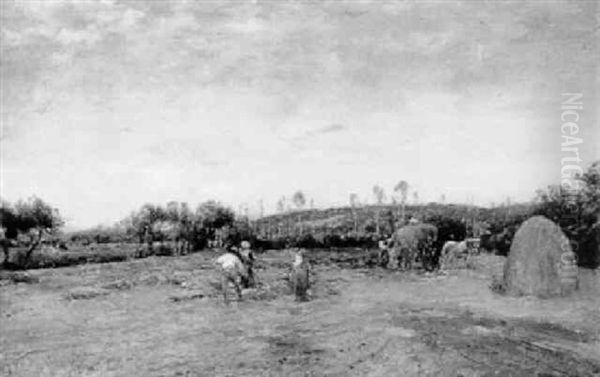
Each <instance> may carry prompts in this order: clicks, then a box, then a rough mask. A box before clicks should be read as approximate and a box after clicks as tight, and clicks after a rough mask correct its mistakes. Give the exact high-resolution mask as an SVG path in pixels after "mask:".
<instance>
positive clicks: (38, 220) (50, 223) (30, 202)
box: [1, 196, 64, 268]
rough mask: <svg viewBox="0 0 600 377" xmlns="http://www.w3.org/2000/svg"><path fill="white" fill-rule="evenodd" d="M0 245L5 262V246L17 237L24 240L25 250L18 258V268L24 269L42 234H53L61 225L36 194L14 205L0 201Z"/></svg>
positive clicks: (6, 250) (7, 246)
mask: <svg viewBox="0 0 600 377" xmlns="http://www.w3.org/2000/svg"><path fill="white" fill-rule="evenodd" d="M1 213H2V216H1V221H2V228H3V229H4V231H3V232H2V233H4V234H3V235H2V246H3V250H4V254H5V259H4V263H5V265H8V264H9V263H10V262H9V258H8V257H9V252H8V248H9V246H10V245H11V243H14V242H15V241H16V239H17V238H19V239H22V240H24V242H25V243H26V245H27V251H26V252H25V254H24V256H23V257H22V259H20V260H19V261H18V263H17V264H18V267H21V268H27V266H28V265H29V263H30V261H31V255H32V254H33V252H34V250H35V249H36V248H37V247H38V246H39V245H40V243H41V242H42V240H43V238H44V236H49V235H53V234H55V233H56V232H57V231H58V230H59V228H60V227H61V226H62V225H63V224H64V221H63V220H62V218H61V216H60V214H59V212H58V210H57V209H56V208H53V207H51V206H50V205H49V204H47V203H46V202H44V201H43V200H42V199H40V198H38V197H35V196H33V197H30V198H29V199H27V200H19V201H18V202H17V203H15V205H14V207H11V206H10V204H8V203H6V202H3V203H2V210H1Z"/></svg>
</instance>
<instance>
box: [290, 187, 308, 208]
mask: <svg viewBox="0 0 600 377" xmlns="http://www.w3.org/2000/svg"><path fill="white" fill-rule="evenodd" d="M292 202H294V205H295V206H296V208H297V209H303V208H304V205H305V204H306V196H304V193H303V192H302V191H300V190H298V191H296V192H295V193H294V195H293V196H292Z"/></svg>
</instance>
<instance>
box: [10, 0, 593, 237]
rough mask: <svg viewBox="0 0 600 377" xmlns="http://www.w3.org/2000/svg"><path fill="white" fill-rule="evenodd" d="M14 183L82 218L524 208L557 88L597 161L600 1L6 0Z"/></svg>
mask: <svg viewBox="0 0 600 377" xmlns="http://www.w3.org/2000/svg"><path fill="white" fill-rule="evenodd" d="M1 4H2V9H1V10H2V20H1V23H2V27H1V28H2V37H1V43H2V45H1V80H2V82H1V84H2V90H1V92H2V93H1V94H2V141H1V162H2V176H1V184H2V186H1V189H2V190H1V191H2V192H1V194H2V197H3V198H4V199H8V200H10V201H14V200H17V199H18V198H26V197H27V196H29V195H32V194H36V195H38V196H40V197H42V198H43V199H45V200H46V201H49V202H50V203H52V204H53V205H55V206H57V207H58V208H59V209H60V210H61V213H62V214H63V215H64V216H65V217H66V218H67V219H68V220H69V225H70V226H72V227H85V226H91V225H94V224H97V223H107V222H111V221H114V220H117V219H119V218H121V217H123V216H125V215H126V214H127V213H128V212H130V211H131V210H132V209H134V208H137V207H138V206H140V205H141V204H143V203H144V202H148V201H150V202H160V203H165V202H167V201H168V200H180V201H187V202H189V203H190V204H192V205H195V204H196V203H198V202H201V201H203V200H207V199H217V200H221V201H223V202H224V203H226V204H229V205H231V206H233V207H234V208H237V206H238V205H239V204H240V203H248V205H249V206H250V209H251V210H252V209H253V208H255V207H256V203H257V202H258V200H259V199H263V200H264V202H265V207H266V210H267V212H269V211H273V210H274V208H275V202H276V201H277V199H278V198H279V197H281V196H282V195H288V196H289V195H291V194H292V193H293V192H294V191H295V190H297V189H302V190H303V191H304V192H305V193H306V195H307V196H308V197H309V198H314V201H315V204H316V206H319V207H325V206H331V205H341V204H345V203H347V202H348V195H349V193H350V192H356V193H357V194H358V195H359V197H360V199H361V201H363V202H366V201H369V202H372V201H373V199H372V197H373V195H372V187H373V185H374V184H377V183H378V184H380V185H382V186H383V187H384V188H385V189H386V190H387V191H388V193H390V192H391V190H392V187H393V185H394V184H395V183H396V182H397V181H399V180H400V179H404V180H406V181H408V182H409V184H410V187H411V191H412V190H413V189H414V190H417V191H418V192H419V197H420V200H421V201H435V200H438V199H439V198H440V196H441V195H442V194H444V195H445V196H446V198H447V201H450V202H465V201H467V200H468V198H473V200H474V201H475V203H477V204H483V205H488V204H490V203H492V202H495V203H499V202H501V201H503V200H505V199H506V198H507V197H511V198H512V200H513V201H524V200H529V199H531V198H532V197H533V195H534V192H535V190H536V189H537V188H540V187H544V186H545V185H548V184H551V183H558V182H559V175H560V157H561V151H560V142H561V141H560V125H561V123H562V122H561V120H560V103H561V100H562V97H561V93H563V92H565V91H568V92H581V93H583V94H584V97H583V103H584V109H583V111H582V112H581V119H580V121H579V122H578V123H579V126H580V134H579V135H578V136H581V137H582V138H583V140H584V143H583V144H582V145H580V146H579V147H580V156H581V158H582V159H583V161H582V162H581V165H582V166H585V167H587V166H588V165H589V164H590V163H591V162H592V161H593V160H597V159H600V148H599V147H598V146H599V145H600V137H599V134H600V125H599V124H598V117H597V111H598V108H599V104H598V101H597V98H596V97H595V93H594V92H595V90H596V89H597V88H598V84H599V80H600V79H599V76H600V75H599V71H598V63H597V61H599V60H600V59H599V56H598V47H599V46H598V40H599V27H598V24H599V21H598V20H599V17H600V16H599V13H598V12H599V8H598V5H597V2H595V1H583V2H574V1H568V2H561V1H529V2H527V3H523V2H521V1H519V2H512V3H511V2H492V1H462V2H460V1H458V2H452V1H439V2H418V3H417V2H413V1H397V2H392V1H349V2H346V3H342V2H340V1H335V2H316V1H311V2H307V1H293V2H283V1H241V0H240V1H233V2H221V1H219V2H216V1H214V2H212V1H171V2H167V1H159V0H154V1H93V2H91V1H90V2H85V1H33V0H26V1H25V0H23V1H11V0H2V1H1Z"/></svg>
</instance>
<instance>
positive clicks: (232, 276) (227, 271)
mask: <svg viewBox="0 0 600 377" xmlns="http://www.w3.org/2000/svg"><path fill="white" fill-rule="evenodd" d="M215 264H216V265H217V268H218V269H219V272H220V273H221V289H222V290H223V299H224V300H225V302H227V288H228V287H229V283H232V284H233V286H234V287H235V292H236V293H237V296H238V299H239V300H241V299H242V289H241V287H240V283H241V281H242V280H243V279H247V278H248V270H247V269H246V266H245V265H244V263H242V260H241V259H240V258H239V257H238V256H237V255H236V254H234V253H231V252H227V253H225V254H223V255H221V256H220V257H218V258H217V260H216V261H215Z"/></svg>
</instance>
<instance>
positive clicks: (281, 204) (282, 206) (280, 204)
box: [277, 197, 285, 213]
mask: <svg viewBox="0 0 600 377" xmlns="http://www.w3.org/2000/svg"><path fill="white" fill-rule="evenodd" d="M277 212H279V213H284V212H285V197H281V199H279V200H278V201H277Z"/></svg>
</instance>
